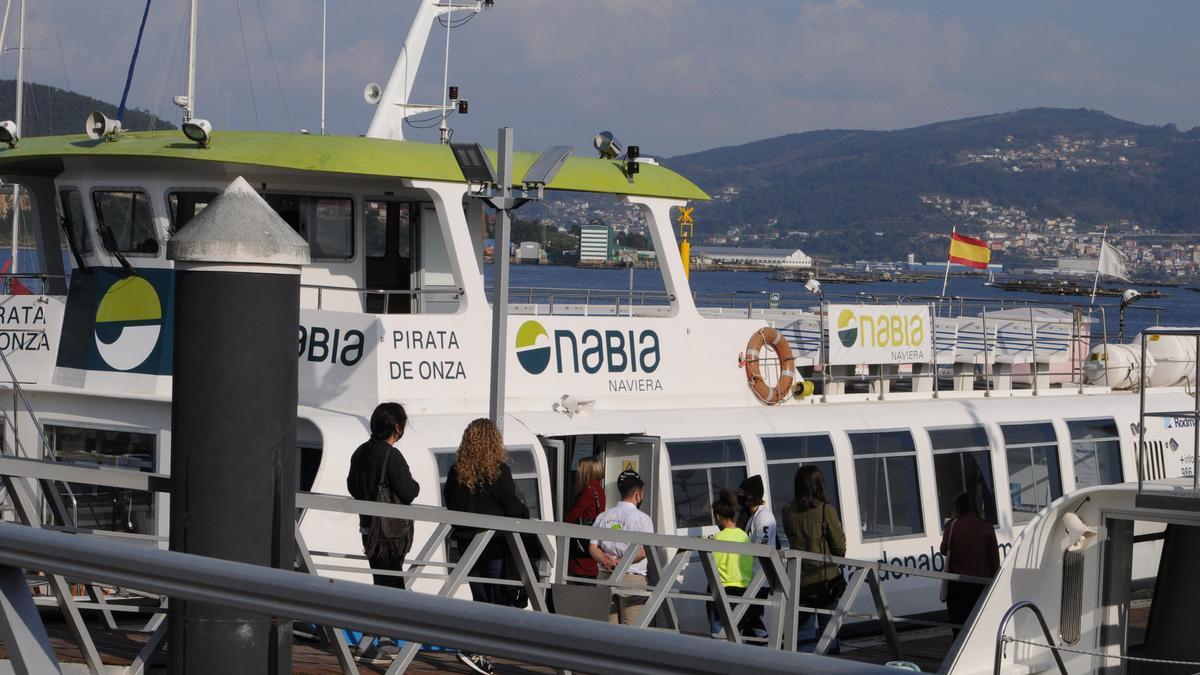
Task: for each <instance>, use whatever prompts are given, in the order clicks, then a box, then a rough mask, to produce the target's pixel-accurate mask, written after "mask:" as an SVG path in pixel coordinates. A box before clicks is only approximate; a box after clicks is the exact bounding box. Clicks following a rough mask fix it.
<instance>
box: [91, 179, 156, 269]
mask: <svg viewBox="0 0 1200 675" xmlns="http://www.w3.org/2000/svg"><path fill="white" fill-rule="evenodd" d="M92 201H93V202H95V204H96V221H97V225H98V227H99V230H100V241H101V242H103V243H104V247H105V248H106V249H108V250H109V251H110V252H112V253H131V254H144V255H157V254H158V234H157V233H156V232H155V230H154V214H153V212H151V210H150V200H149V199H147V197H146V195H145V193H142V192H135V191H132V190H93V191H92Z"/></svg>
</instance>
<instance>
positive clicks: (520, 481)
mask: <svg viewBox="0 0 1200 675" xmlns="http://www.w3.org/2000/svg"><path fill="white" fill-rule="evenodd" d="M457 453H458V449H457V448H438V449H435V450H434V451H433V457H434V460H435V461H436V462H437V468H438V489H439V490H441V489H443V488H445V487H446V476H448V475H450V467H452V466H454V461H455V459H457ZM508 468H509V470H510V471H512V476H513V483H515V484H516V487H517V496H518V497H520V498H521V501H522V502H524V503H525V506H528V507H529V517H530V518H541V517H542V501H541V493H540V492H538V485H539V481H538V473H537V462H536V460H534V458H533V448H530V447H528V446H521V447H517V448H508ZM438 494H439V495H440V494H442V493H441V492H439V493H438Z"/></svg>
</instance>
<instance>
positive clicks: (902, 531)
mask: <svg viewBox="0 0 1200 675" xmlns="http://www.w3.org/2000/svg"><path fill="white" fill-rule="evenodd" d="M849 436H850V448H851V450H852V451H853V452H854V474H855V486H856V487H857V488H858V510H859V518H860V519H861V521H862V525H861V527H862V536H863V539H864V540H867V539H885V538H888V537H907V536H910V535H914V534H921V533H922V532H924V531H925V524H924V521H923V520H922V515H921V484H920V482H919V480H918V479H917V448H916V446H915V445H914V444H913V438H912V434H911V433H909V432H907V431H870V432H867V431H859V432H851V433H850V434H849Z"/></svg>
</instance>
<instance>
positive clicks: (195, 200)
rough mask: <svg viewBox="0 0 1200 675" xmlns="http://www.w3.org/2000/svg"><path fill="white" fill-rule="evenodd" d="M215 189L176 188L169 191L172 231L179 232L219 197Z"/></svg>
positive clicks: (168, 202)
mask: <svg viewBox="0 0 1200 675" xmlns="http://www.w3.org/2000/svg"><path fill="white" fill-rule="evenodd" d="M217 194H219V193H218V192H216V191H215V190H175V191H173V192H169V193H167V211H169V212H170V214H171V232H178V231H179V230H181V229H183V226H184V225H187V224H188V222H189V221H191V219H192V218H195V217H196V215H197V214H199V213H200V212H201V211H203V210H204V207H206V206H208V205H209V204H210V203H212V200H214V199H216V198H217Z"/></svg>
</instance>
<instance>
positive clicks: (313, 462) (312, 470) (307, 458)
mask: <svg viewBox="0 0 1200 675" xmlns="http://www.w3.org/2000/svg"><path fill="white" fill-rule="evenodd" d="M299 451H300V461H299V462H298V463H297V467H296V468H297V470H299V472H300V482H299V485H300V491H301V492H308V491H309V490H312V486H313V483H315V482H317V471H318V470H319V469H320V468H321V456H322V455H323V454H324V453H325V451H324V449H322V448H312V447H305V446H300V447H299Z"/></svg>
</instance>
